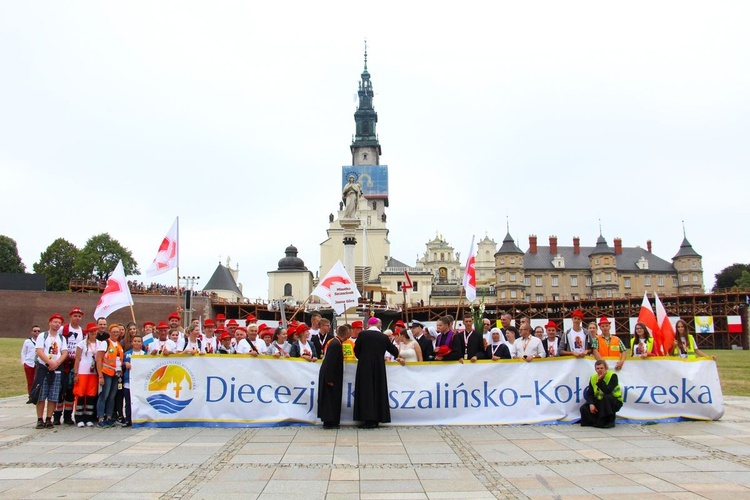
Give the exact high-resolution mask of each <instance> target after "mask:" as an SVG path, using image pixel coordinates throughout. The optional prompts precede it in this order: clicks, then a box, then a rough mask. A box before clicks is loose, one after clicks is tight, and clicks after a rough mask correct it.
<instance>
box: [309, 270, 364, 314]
mask: <svg viewBox="0 0 750 500" xmlns="http://www.w3.org/2000/svg"><path fill="white" fill-rule="evenodd" d="M334 283H341V284H344V285H353V284H354V280H353V279H351V278H350V277H349V273H347V272H346V268H345V267H344V264H342V263H341V261H340V260H337V261H336V263H335V264H334V265H333V267H332V268H331V270H330V271H328V274H326V275H325V276H324V277H323V279H322V280H320V283H318V286H316V287H315V290H313V291H312V295H316V296H318V297H320V298H321V299H323V300H325V301H326V302H327V303H328V304H329V305H331V306H332V305H333V300H332V299H331V286H332V285H333V284H334ZM356 295H357V298H359V291H357V294H356Z"/></svg>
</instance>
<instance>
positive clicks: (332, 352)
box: [318, 320, 350, 429]
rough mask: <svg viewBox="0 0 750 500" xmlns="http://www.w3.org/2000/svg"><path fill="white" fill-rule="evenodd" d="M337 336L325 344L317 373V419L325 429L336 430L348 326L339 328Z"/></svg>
mask: <svg viewBox="0 0 750 500" xmlns="http://www.w3.org/2000/svg"><path fill="white" fill-rule="evenodd" d="M321 321H322V320H321ZM322 330H323V325H322V324H321V331H322ZM337 334H338V336H336V337H333V338H332V339H331V340H330V341H329V342H328V344H327V349H326V355H325V358H323V363H322V364H321V365H320V372H319V373H318V418H320V419H321V420H322V421H323V427H325V428H326V429H338V427H339V422H340V421H341V393H342V391H343V388H344V351H343V349H342V342H344V341H345V340H346V339H348V338H349V335H350V330H349V325H341V326H339V327H338V330H337Z"/></svg>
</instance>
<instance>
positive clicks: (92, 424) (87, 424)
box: [86, 420, 94, 427]
mask: <svg viewBox="0 0 750 500" xmlns="http://www.w3.org/2000/svg"><path fill="white" fill-rule="evenodd" d="M93 426H94V422H92V421H91V420H89V421H87V422H86V427H93Z"/></svg>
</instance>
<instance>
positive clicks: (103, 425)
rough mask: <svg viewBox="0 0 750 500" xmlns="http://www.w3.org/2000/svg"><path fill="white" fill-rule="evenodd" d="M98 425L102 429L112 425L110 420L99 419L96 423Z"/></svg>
mask: <svg viewBox="0 0 750 500" xmlns="http://www.w3.org/2000/svg"><path fill="white" fill-rule="evenodd" d="M96 426H97V427H99V428H100V429H106V428H107V427H111V426H110V425H109V420H99V423H98V424H96Z"/></svg>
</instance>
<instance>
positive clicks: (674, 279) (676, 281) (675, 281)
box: [672, 278, 680, 286]
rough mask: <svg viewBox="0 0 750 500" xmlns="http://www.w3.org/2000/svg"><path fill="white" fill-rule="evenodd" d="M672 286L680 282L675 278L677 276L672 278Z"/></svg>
mask: <svg viewBox="0 0 750 500" xmlns="http://www.w3.org/2000/svg"><path fill="white" fill-rule="evenodd" d="M672 286H680V282H679V281H678V280H677V278H672Z"/></svg>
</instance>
